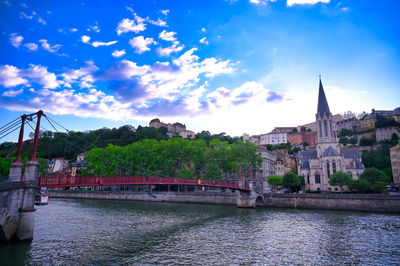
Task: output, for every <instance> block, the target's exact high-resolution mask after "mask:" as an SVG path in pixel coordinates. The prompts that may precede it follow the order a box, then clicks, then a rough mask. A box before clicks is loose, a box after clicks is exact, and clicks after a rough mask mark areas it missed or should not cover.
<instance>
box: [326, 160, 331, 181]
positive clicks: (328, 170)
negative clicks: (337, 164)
mask: <svg viewBox="0 0 400 266" xmlns="http://www.w3.org/2000/svg"><path fill="white" fill-rule="evenodd" d="M326 173H327V174H328V179H329V177H331V171H330V169H329V162H327V163H326Z"/></svg>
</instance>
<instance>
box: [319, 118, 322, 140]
mask: <svg viewBox="0 0 400 266" xmlns="http://www.w3.org/2000/svg"><path fill="white" fill-rule="evenodd" d="M319 137H320V138H322V126H321V121H319Z"/></svg>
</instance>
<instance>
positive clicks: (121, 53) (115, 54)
mask: <svg viewBox="0 0 400 266" xmlns="http://www.w3.org/2000/svg"><path fill="white" fill-rule="evenodd" d="M111 55H112V56H114V57H121V56H123V55H125V49H123V50H114V52H113V53H112V54H111Z"/></svg>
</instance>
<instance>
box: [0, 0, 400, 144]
mask: <svg viewBox="0 0 400 266" xmlns="http://www.w3.org/2000/svg"><path fill="white" fill-rule="evenodd" d="M399 13H400V2H399V1H397V0H387V1H333V0H331V1H329V0H321V1H318V0H276V1H270V0H250V1H249V0H237V1H224V0H212V1H183V0H182V1H158V0H155V1H99V0H97V1H45V0H41V1H11V0H9V1H4V0H0V17H1V19H0V34H1V41H0V125H4V124H6V123H7V122H9V121H11V120H13V119H14V118H16V117H18V116H20V115H22V114H23V113H31V112H36V111H38V110H39V109H42V110H43V111H44V112H45V113H47V114H48V115H49V116H50V117H52V118H53V119H54V120H56V121H58V122H59V123H61V124H63V125H64V126H65V127H67V128H68V129H71V130H86V129H97V128H101V127H119V126H122V125H124V124H131V125H133V126H138V125H142V126H146V125H148V122H149V121H150V120H151V119H153V118H156V117H158V118H160V119H161V120H162V121H164V122H169V123H173V122H177V121H179V122H182V123H184V124H186V126H187V128H188V129H189V130H193V131H196V132H198V131H201V130H209V131H211V132H212V133H220V132H226V133H228V134H230V135H242V133H245V132H246V133H249V134H260V133H267V132H269V131H270V130H271V129H273V128H274V127H275V126H297V125H300V124H304V123H309V122H312V121H313V120H314V118H315V113H316V109H317V94H318V75H319V74H321V75H322V81H323V84H324V87H325V92H326V95H327V98H328V103H329V105H330V109H331V111H332V113H334V114H336V113H343V112H345V111H348V110H351V111H353V112H357V113H359V112H362V111H370V110H371V109H372V108H375V109H393V108H395V107H398V106H400V100H399V99H400V87H399V84H400V75H399V73H400V60H399V56H400V54H399V50H400V27H399V26H400V20H399V19H398V18H396V17H398V14H399ZM13 138H15V140H16V137H15V136H10V139H9V140H14V139H13ZM1 141H3V140H1Z"/></svg>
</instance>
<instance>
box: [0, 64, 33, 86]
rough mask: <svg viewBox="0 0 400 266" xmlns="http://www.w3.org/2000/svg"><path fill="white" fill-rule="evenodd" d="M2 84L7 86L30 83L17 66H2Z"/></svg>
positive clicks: (0, 78) (0, 77)
mask: <svg viewBox="0 0 400 266" xmlns="http://www.w3.org/2000/svg"><path fill="white" fill-rule="evenodd" d="M0 84H1V85H3V86H4V87H6V88H9V87H15V86H18V85H24V84H28V80H26V79H24V78H22V77H21V71H20V70H19V69H18V68H16V67H15V66H10V65H4V66H0Z"/></svg>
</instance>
